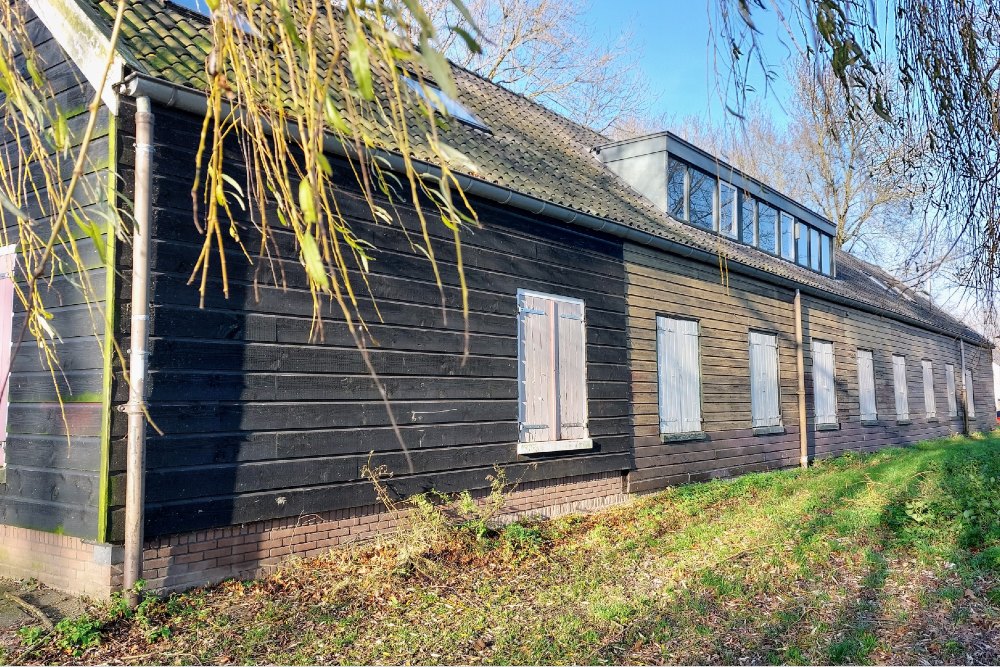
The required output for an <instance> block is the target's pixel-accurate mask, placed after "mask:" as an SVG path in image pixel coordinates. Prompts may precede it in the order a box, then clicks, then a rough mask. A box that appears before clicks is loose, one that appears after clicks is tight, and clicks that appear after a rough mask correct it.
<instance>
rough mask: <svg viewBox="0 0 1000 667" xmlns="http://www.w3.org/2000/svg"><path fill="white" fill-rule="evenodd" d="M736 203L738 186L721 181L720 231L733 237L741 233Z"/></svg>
mask: <svg viewBox="0 0 1000 667" xmlns="http://www.w3.org/2000/svg"><path fill="white" fill-rule="evenodd" d="M736 204H737V201H736V188H734V187H733V186H732V185H730V184H729V183H726V182H724V181H719V232H721V233H722V234H724V235H726V236H728V237H729V238H731V239H735V238H737V237H738V236H739V233H740V216H739V209H738V208H737V207H736Z"/></svg>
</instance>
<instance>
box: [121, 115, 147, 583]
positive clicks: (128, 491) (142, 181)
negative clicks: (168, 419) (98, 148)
mask: <svg viewBox="0 0 1000 667" xmlns="http://www.w3.org/2000/svg"><path fill="white" fill-rule="evenodd" d="M135 103H136V114H135V202H134V203H135V211H134V213H135V222H134V225H133V230H132V302H131V309H132V319H131V328H130V331H129V338H130V345H129V364H128V366H129V369H128V382H129V392H128V404H126V406H125V412H126V414H127V415H128V451H127V454H126V486H125V564H124V585H125V590H126V591H129V598H130V600H131V601H132V602H133V603H135V602H136V601H137V598H138V596H137V595H136V594H135V593H134V592H133V587H134V586H135V584H136V582H137V581H139V580H140V579H141V578H142V552H143V548H142V547H143V520H144V516H145V512H144V505H145V495H146V494H145V476H146V415H145V397H146V391H145V390H146V356H147V354H148V350H147V338H148V329H149V326H148V325H149V223H150V217H151V212H152V200H151V189H152V166H153V114H152V111H151V110H150V102H149V98H148V97H137V98H136V100H135Z"/></svg>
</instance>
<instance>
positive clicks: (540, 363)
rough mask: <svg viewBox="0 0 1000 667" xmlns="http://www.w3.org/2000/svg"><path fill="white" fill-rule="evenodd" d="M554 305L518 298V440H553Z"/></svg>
mask: <svg viewBox="0 0 1000 667" xmlns="http://www.w3.org/2000/svg"><path fill="white" fill-rule="evenodd" d="M555 315H556V313H555V303H554V302H553V301H552V300H551V299H547V298H545V297H542V296H538V295H536V294H531V293H521V294H519V295H518V321H519V326H518V365H519V376H520V380H521V392H520V394H521V396H520V398H521V407H520V440H521V442H546V441H549V440H555V438H556V431H555V420H554V419H553V417H554V415H555V407H556V402H557V399H556V396H555V391H554V389H555V340H554V336H553V331H554V325H553V321H554V318H555Z"/></svg>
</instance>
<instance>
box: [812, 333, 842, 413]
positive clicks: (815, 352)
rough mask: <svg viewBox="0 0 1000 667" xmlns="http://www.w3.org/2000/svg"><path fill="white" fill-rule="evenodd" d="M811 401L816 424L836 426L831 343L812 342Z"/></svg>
mask: <svg viewBox="0 0 1000 667" xmlns="http://www.w3.org/2000/svg"><path fill="white" fill-rule="evenodd" d="M812 362H813V400H814V403H815V410H816V424H818V425H825V426H829V425H833V424H837V387H836V382H835V376H834V370H833V343H830V342H826V341H818V340H814V341H813V342H812Z"/></svg>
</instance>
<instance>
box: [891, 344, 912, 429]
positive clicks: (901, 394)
mask: <svg viewBox="0 0 1000 667" xmlns="http://www.w3.org/2000/svg"><path fill="white" fill-rule="evenodd" d="M892 383H893V388H894V389H895V394H896V419H904V420H905V419H909V418H910V401H909V394H908V393H907V389H906V358H905V357H899V356H896V355H893V356H892Z"/></svg>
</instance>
